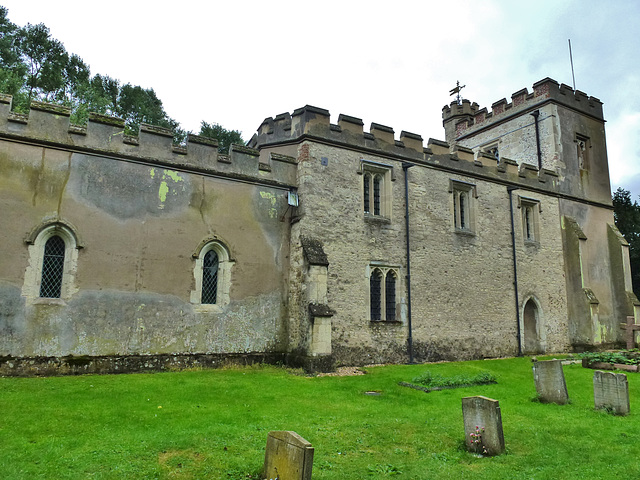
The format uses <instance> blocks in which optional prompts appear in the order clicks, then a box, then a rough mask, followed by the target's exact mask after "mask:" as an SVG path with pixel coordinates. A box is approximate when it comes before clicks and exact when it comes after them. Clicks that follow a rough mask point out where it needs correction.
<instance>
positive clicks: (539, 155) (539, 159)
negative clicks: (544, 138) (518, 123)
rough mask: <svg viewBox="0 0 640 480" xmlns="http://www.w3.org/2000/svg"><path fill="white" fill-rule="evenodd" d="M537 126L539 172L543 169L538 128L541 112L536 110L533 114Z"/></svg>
mask: <svg viewBox="0 0 640 480" xmlns="http://www.w3.org/2000/svg"><path fill="white" fill-rule="evenodd" d="M531 116H533V119H534V121H535V124H536V147H537V149H538V170H541V169H542V151H541V150H540V128H539V127H538V117H539V116H540V110H536V111H535V112H533V113H532V114H531Z"/></svg>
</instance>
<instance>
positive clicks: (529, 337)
mask: <svg viewBox="0 0 640 480" xmlns="http://www.w3.org/2000/svg"><path fill="white" fill-rule="evenodd" d="M523 323H524V352H523V353H525V354H528V355H531V354H534V353H543V349H542V347H541V344H540V333H539V330H540V325H539V314H538V306H537V305H536V302H534V300H533V298H530V299H529V300H527V303H525V305H524V313H523Z"/></svg>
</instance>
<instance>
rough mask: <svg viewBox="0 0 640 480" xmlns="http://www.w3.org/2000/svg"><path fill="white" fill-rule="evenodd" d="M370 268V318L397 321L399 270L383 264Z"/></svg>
mask: <svg viewBox="0 0 640 480" xmlns="http://www.w3.org/2000/svg"><path fill="white" fill-rule="evenodd" d="M369 268H370V273H369V319H370V320H371V321H372V322H395V321H396V320H397V313H396V312H397V308H398V305H397V303H396V298H397V285H398V281H397V280H398V271H397V269H396V268H391V267H382V266H375V267H374V266H371V267H369Z"/></svg>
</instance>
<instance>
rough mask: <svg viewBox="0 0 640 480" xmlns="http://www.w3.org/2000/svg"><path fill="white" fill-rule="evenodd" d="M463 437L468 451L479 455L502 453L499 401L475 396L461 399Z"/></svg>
mask: <svg viewBox="0 0 640 480" xmlns="http://www.w3.org/2000/svg"><path fill="white" fill-rule="evenodd" d="M462 418H463V421H464V437H465V443H466V445H467V450H468V451H469V452H474V453H479V454H481V455H488V456H493V455H500V454H501V453H504V434H503V432H502V414H501V413H500V402H498V400H493V399H491V398H487V397H482V396H476V397H464V398H463V399H462Z"/></svg>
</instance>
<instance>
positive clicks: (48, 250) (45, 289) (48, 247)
mask: <svg viewBox="0 0 640 480" xmlns="http://www.w3.org/2000/svg"><path fill="white" fill-rule="evenodd" d="M64 252H65V244H64V240H63V239H62V238H60V237H59V236H57V235H55V236H53V237H51V238H49V239H48V240H47V242H46V243H45V245H44V258H43V260H42V281H41V283H40V297H42V298H60V295H61V293H62V274H63V271H64Z"/></svg>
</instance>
